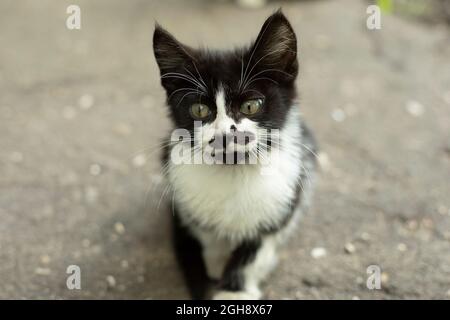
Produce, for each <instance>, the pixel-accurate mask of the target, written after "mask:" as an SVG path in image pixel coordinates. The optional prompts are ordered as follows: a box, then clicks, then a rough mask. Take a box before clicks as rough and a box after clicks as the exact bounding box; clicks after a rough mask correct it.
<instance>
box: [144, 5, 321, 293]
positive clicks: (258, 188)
mask: <svg viewBox="0 0 450 320" xmlns="http://www.w3.org/2000/svg"><path fill="white" fill-rule="evenodd" d="M153 49H154V53H155V57H156V61H157V63H158V66H159V68H160V72H161V84H162V86H163V87H164V89H165V91H166V93H167V105H168V107H169V114H170V116H171V118H172V120H173V124H174V126H175V128H176V129H178V131H179V132H181V133H182V134H181V135H180V136H177V138H175V139H171V143H170V144H169V146H168V147H167V148H166V150H165V154H164V157H163V164H164V168H165V172H166V174H167V179H168V183H169V185H170V187H171V190H172V195H171V200H172V203H171V206H172V207H173V213H174V223H175V224H174V225H175V230H174V236H175V242H174V243H175V249H176V252H177V257H178V259H179V261H180V263H181V264H182V267H183V268H182V269H183V271H184V272H185V277H186V280H187V283H188V286H189V287H190V289H191V293H192V295H193V297H194V298H206V297H211V296H212V298H214V299H259V298H261V296H262V293H261V291H260V288H259V286H260V283H261V282H262V281H263V280H264V279H265V278H266V277H267V275H268V273H269V272H270V271H271V270H272V269H273V267H274V266H275V264H276V261H277V257H276V254H277V251H278V247H279V245H280V244H282V243H283V241H284V239H285V237H286V235H287V234H288V233H289V231H291V230H292V229H293V227H294V226H295V224H296V221H297V220H298V218H299V217H300V216H301V213H302V212H304V211H305V209H306V208H307V206H308V203H309V199H310V196H311V191H312V184H313V181H314V173H315V167H316V162H315V157H314V155H315V153H316V146H315V142H314V139H313V137H312V135H311V132H310V131H309V130H308V128H307V127H306V125H305V123H304V121H303V120H302V119H301V117H300V112H299V108H298V106H297V104H296V101H295V98H296V87H295V79H296V77H297V73H298V61H297V40H296V36H295V33H294V30H293V29H292V27H291V25H290V23H289V22H288V20H287V19H286V17H285V16H284V15H283V13H282V12H281V11H280V10H279V11H277V12H275V13H274V14H273V15H271V16H270V17H269V18H268V19H267V20H266V21H265V23H264V25H263V26H262V29H261V31H260V33H259V35H258V37H257V38H256V40H255V41H254V42H253V43H252V45H251V46H249V47H248V48H241V49H235V50H232V51H226V52H217V51H210V50H198V49H193V48H191V47H189V46H186V45H184V44H182V43H180V42H179V41H178V40H176V39H175V38H174V37H173V36H172V35H171V34H170V33H168V32H167V31H165V30H164V29H163V28H161V27H160V26H159V25H156V29H155V32H154V36H153ZM262 129H264V130H265V131H262ZM199 132H201V134H200V135H199ZM242 137H243V138H242ZM172 138H173V136H172ZM177 147H178V149H176V148H177ZM208 148H209V151H210V154H209V155H210V160H211V159H215V158H217V159H220V161H216V162H213V163H212V164H210V163H205V161H204V162H202V163H201V164H193V163H189V161H188V162H180V161H179V159H178V160H177V159H176V155H178V154H179V152H180V150H181V151H188V153H187V154H188V156H190V157H195V156H197V155H199V154H200V155H202V154H206V153H207V152H206V150H208ZM275 154H276V157H272V155H275ZM230 155H231V156H230ZM250 158H253V160H255V158H256V160H257V161H256V163H250V161H249V160H250ZM268 158H270V159H269V160H270V161H266V162H265V163H264V164H263V161H262V160H267V159H268ZM183 159H186V158H183ZM197 160H198V158H197ZM196 163H197V162H196ZM263 169H267V170H266V171H264V170H263ZM210 280H213V282H211V281H210ZM211 283H213V284H214V287H213V290H212V292H210V291H211V290H209V292H208V288H210V286H209V285H210V284H211Z"/></svg>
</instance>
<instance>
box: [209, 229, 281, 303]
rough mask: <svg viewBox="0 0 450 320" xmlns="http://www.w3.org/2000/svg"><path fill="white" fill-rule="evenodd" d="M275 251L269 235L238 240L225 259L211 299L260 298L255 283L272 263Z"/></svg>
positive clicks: (265, 274) (274, 244)
mask: <svg viewBox="0 0 450 320" xmlns="http://www.w3.org/2000/svg"><path fill="white" fill-rule="evenodd" d="M275 251H276V241H275V238H274V237H272V236H267V237H265V238H262V239H258V240H252V241H246V242H244V243H242V244H240V245H239V246H238V247H237V248H236V249H235V250H234V251H233V252H232V254H231V256H230V258H229V260H228V263H227V265H226V267H225V270H224V274H223V276H222V279H221V281H220V284H219V291H218V292H217V293H216V294H214V296H213V299H216V300H221V299H223V300H229V299H238V300H255V299H260V298H261V291H260V290H259V284H260V282H261V281H262V280H263V279H264V278H265V277H266V276H267V275H268V273H269V272H270V271H271V270H272V269H273V267H274V266H275V265H276V262H277V257H276V254H275Z"/></svg>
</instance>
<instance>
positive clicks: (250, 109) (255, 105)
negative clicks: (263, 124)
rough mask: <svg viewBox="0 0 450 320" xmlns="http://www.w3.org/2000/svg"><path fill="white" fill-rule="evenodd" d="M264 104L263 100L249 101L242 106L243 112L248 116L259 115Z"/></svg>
mask: <svg viewBox="0 0 450 320" xmlns="http://www.w3.org/2000/svg"><path fill="white" fill-rule="evenodd" d="M262 104H263V99H254V100H247V101H245V102H244V103H243V104H242V105H241V112H242V113H243V114H246V115H252V114H255V113H257V112H258V111H259V110H260V109H261V107H262Z"/></svg>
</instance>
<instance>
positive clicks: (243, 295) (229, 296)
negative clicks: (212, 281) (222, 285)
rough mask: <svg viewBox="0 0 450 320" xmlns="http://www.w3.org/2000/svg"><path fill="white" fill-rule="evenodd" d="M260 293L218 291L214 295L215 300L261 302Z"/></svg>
mask: <svg viewBox="0 0 450 320" xmlns="http://www.w3.org/2000/svg"><path fill="white" fill-rule="evenodd" d="M260 298H261V292H259V291H256V290H255V291H251V292H250V291H218V292H217V293H216V294H214V295H213V300H259V299H260Z"/></svg>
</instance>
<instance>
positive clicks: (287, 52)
mask: <svg viewBox="0 0 450 320" xmlns="http://www.w3.org/2000/svg"><path fill="white" fill-rule="evenodd" d="M153 47H154V53H155V57H156V61H157V63H158V66H159V68H160V71H161V83H162V86H163V87H164V88H165V90H166V93H167V104H168V105H169V108H170V114H171V117H172V119H173V121H174V124H175V126H176V127H177V128H183V129H187V130H189V131H190V132H192V133H193V132H194V130H197V127H194V122H195V121H197V124H199V123H200V124H201V127H202V136H201V138H199V139H201V141H198V142H199V143H200V145H202V146H208V145H209V146H211V145H212V146H213V147H214V148H218V145H217V142H218V141H224V140H223V139H222V137H223V136H228V135H229V134H230V133H231V134H234V135H235V136H236V135H237V136H241V135H242V136H244V137H245V138H244V142H242V141H237V140H236V139H234V140H233V139H231V141H228V140H227V142H224V144H222V142H221V143H220V144H221V146H222V147H224V148H225V152H224V153H226V150H227V148H229V147H230V145H229V143H231V144H232V146H231V147H232V148H234V150H235V151H236V150H237V151H238V152H240V151H245V152H248V151H249V150H252V149H255V148H256V147H257V145H258V142H259V141H260V140H261V137H262V136H261V134H260V132H261V130H258V129H282V128H283V125H284V123H285V121H286V116H287V114H288V111H289V109H290V108H291V106H292V104H293V101H292V100H293V99H294V97H295V86H294V81H295V78H296V76H297V71H298V63H297V43H296V37H295V33H294V31H293V29H292V27H291V26H290V24H289V22H288V21H287V19H286V18H285V16H284V15H283V14H282V13H281V12H280V11H279V12H276V13H275V14H273V15H272V16H270V17H269V18H268V19H267V20H266V22H265V23H264V25H263V27H262V29H261V31H260V33H259V35H258V37H257V39H256V41H255V42H254V43H253V44H252V45H251V46H250V47H249V48H245V49H238V50H235V51H231V52H211V51H204V50H195V49H192V48H190V47H188V46H185V45H183V44H181V43H180V42H179V41H177V40H176V39H175V38H174V37H173V36H172V35H170V34H169V33H168V32H167V31H165V30H163V29H162V28H161V27H159V26H157V27H156V30H155V33H154V37H153ZM194 128H195V129H194Z"/></svg>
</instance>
